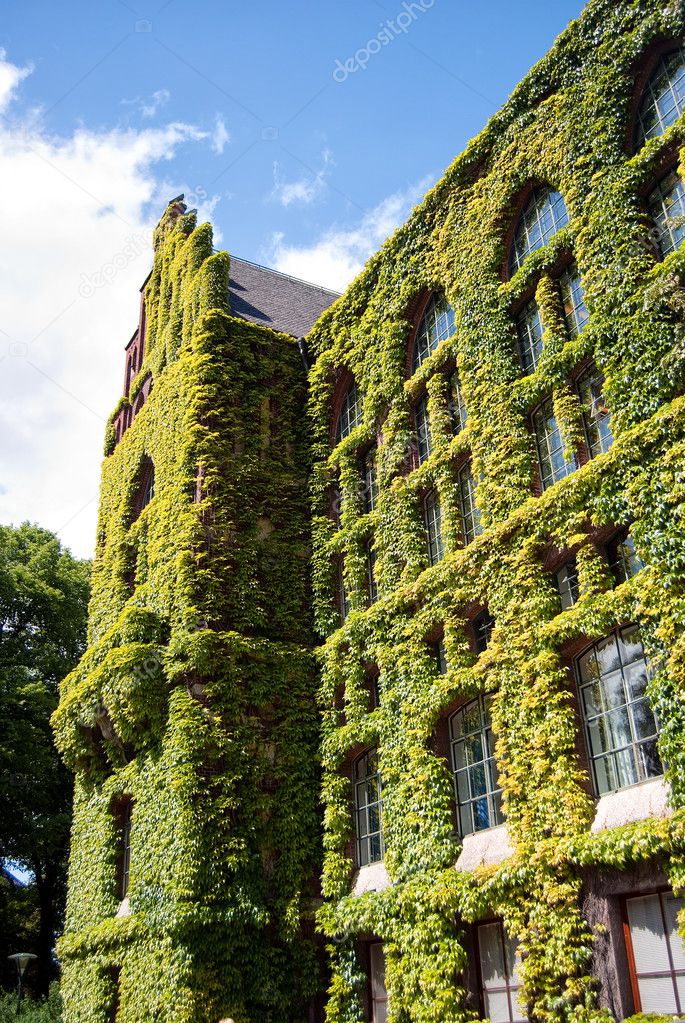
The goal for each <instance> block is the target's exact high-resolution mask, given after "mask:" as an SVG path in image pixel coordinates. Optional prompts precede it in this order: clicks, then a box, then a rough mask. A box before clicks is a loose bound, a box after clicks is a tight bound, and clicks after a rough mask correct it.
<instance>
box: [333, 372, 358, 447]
mask: <svg viewBox="0 0 685 1023" xmlns="http://www.w3.org/2000/svg"><path fill="white" fill-rule="evenodd" d="M362 416H363V408H362V398H361V395H360V393H359V389H358V387H357V385H356V383H355V382H354V381H353V382H352V384H350V386H349V388H348V389H347V392H346V394H345V397H344V398H343V402H342V405H341V407H340V415H339V416H338V426H337V430H336V442H337V443H338V444H339V443H340V441H341V440H344V439H345V437H349V435H350V434H351V433H352V431H353V430H354V429H355V428H356V427H357V426H359V424H360V423H361V421H362Z"/></svg>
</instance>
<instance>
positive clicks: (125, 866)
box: [113, 797, 133, 901]
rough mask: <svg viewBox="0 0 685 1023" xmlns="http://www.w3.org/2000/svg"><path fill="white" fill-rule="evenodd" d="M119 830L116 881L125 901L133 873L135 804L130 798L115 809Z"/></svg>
mask: <svg viewBox="0 0 685 1023" xmlns="http://www.w3.org/2000/svg"><path fill="white" fill-rule="evenodd" d="M113 812H114V818H115V823H116V828H117V858H116V879H117V894H118V896H119V898H120V899H121V900H122V901H123V900H124V899H125V898H126V897H127V895H128V886H129V878H130V871H131V816H132V812H133V802H132V800H131V799H130V798H128V797H125V798H123V799H120V800H119V801H118V802H117V803H116V804H115V806H114V809H113Z"/></svg>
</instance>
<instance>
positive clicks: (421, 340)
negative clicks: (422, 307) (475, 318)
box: [412, 294, 455, 373]
mask: <svg viewBox="0 0 685 1023" xmlns="http://www.w3.org/2000/svg"><path fill="white" fill-rule="evenodd" d="M454 330H455V323H454V310H453V309H452V306H451V305H450V304H449V302H448V301H447V299H446V298H445V296H444V295H439V294H436V295H433V296H432V297H431V300H430V302H429V303H428V305H427V306H426V311H425V312H424V314H423V316H422V317H421V322H420V323H419V326H418V330H417V331H416V339H415V341H414V352H413V355H412V372H413V373H415V372H416V370H417V369H418V368H419V366H420V365H421V363H422V362H425V360H426V359H427V358H428V356H429V355H430V354H431V352H434V351H435V349H436V348H437V347H438V345H439V344H440V342H441V341H444V340H445V339H446V338H448V337H452V334H454Z"/></svg>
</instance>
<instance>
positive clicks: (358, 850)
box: [352, 746, 385, 869]
mask: <svg viewBox="0 0 685 1023" xmlns="http://www.w3.org/2000/svg"><path fill="white" fill-rule="evenodd" d="M371 756H375V757H376V770H375V772H374V773H373V775H369V774H365V775H364V778H363V779H361V780H360V779H359V774H358V772H359V765H360V764H361V763H362V761H365V762H368V760H369V758H370V757H371ZM369 778H374V779H376V780H377V783H378V799H376V800H374V801H373V802H366V803H365V804H364V805H363V807H362V806H361V804H360V801H359V789H360V788H361V787H362V786H363V785H365V784H366V783H367V782H368V779H369ZM352 786H353V802H354V837H355V859H356V862H357V867H358V868H359V869H361V868H362V867H368V866H370V865H371V864H373V863H382V862H383V860H384V859H385V837H384V834H383V782H382V779H381V772H380V765H379V763H378V747H377V746H369V747H368V748H367V749H365V750H362V752H361V753H360V754H359V755H358V756H357V757H355V760H354V763H353V765H352ZM370 806H375V807H377V810H378V831H370V830H368V829H367V830H365V831H364V833H363V834H362V831H361V827H360V820H361V815H362V811H364V812H366V820H367V824H368V808H369V807H370ZM374 836H378V843H379V850H380V856H378V857H377V858H375V859H371V858H369V859H365V858H364V856H363V855H362V847H363V843H364V842H366V843H369V844H368V845H367V849H368V850H370V842H371V839H372V838H373V837H374ZM369 857H370V852H369Z"/></svg>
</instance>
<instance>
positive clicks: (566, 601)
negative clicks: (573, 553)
mask: <svg viewBox="0 0 685 1023" xmlns="http://www.w3.org/2000/svg"><path fill="white" fill-rule="evenodd" d="M554 585H555V586H556V588H557V591H558V593H559V603H560V604H561V610H562V611H568V609H569V608H570V607H573V605H574V604H575V603H576V601H577V600H578V597H579V596H580V591H579V588H578V569H577V567H576V563H575V561H569V562H568V563H567V564H566V565H562V567H561V568H560V569H559V570H558V571H557V572H555V573H554Z"/></svg>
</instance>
